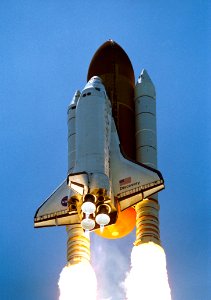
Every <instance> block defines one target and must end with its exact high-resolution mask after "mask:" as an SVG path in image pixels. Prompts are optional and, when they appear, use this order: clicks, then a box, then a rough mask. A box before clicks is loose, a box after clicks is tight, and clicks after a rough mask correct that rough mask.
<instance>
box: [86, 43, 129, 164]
mask: <svg viewBox="0 0 211 300" xmlns="http://www.w3.org/2000/svg"><path fill="white" fill-rule="evenodd" d="M93 76H99V77H100V78H101V79H102V81H103V84H104V86H105V89H106V92H107V94H108V97H109V99H110V101H111V104H112V114H113V118H114V121H115V124H116V127H117V131H118V134H119V138H120V144H121V150H122V152H123V153H124V155H125V156H127V157H128V158H129V159H132V160H135V104H134V88H135V76H134V71H133V67H132V64H131V61H130V59H129V57H128V56H127V54H126V52H125V51H124V50H123V49H122V48H121V47H120V46H119V45H118V44H117V43H116V42H114V41H113V40H109V41H107V42H105V43H104V44H103V45H102V46H101V47H100V48H99V49H98V50H97V51H96V53H95V55H94V56H93V58H92V60H91V63H90V66H89V70H88V75H87V81H89V80H90V79H91V78H92V77H93Z"/></svg>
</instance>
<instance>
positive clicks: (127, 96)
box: [34, 40, 164, 238]
mask: <svg viewBox="0 0 211 300" xmlns="http://www.w3.org/2000/svg"><path fill="white" fill-rule="evenodd" d="M155 106H156V99H155V89H154V85H153V83H152V81H151V79H150V77H149V75H148V73H147V71H146V70H143V71H142V73H141V75H140V76H139V78H138V81H137V83H136V85H135V77H134V71H133V67H132V64H131V62H130V59H129V58H128V56H127V54H126V53H125V51H124V50H123V49H122V48H121V47H120V46H119V45H118V44H117V43H116V42H114V41H113V40H109V41H107V42H105V43H104V44H103V45H102V46H101V47H100V48H99V49H98V50H97V52H96V53H95V55H94V57H93V59H92V61H91V63H90V66H89V70H88V75H87V83H86V85H85V87H84V89H83V90H82V91H81V92H80V91H76V93H75V95H74V97H73V99H72V102H71V103H70V105H69V107H68V174H67V177H65V179H64V181H63V182H62V183H61V185H60V186H59V187H58V188H57V189H56V190H55V191H54V192H53V193H52V195H50V196H49V197H48V198H47V200H46V201H45V202H44V203H43V204H42V205H41V206H40V207H39V208H38V209H37V211H36V214H35V217H34V226H35V227H48V226H57V225H59V226H66V225H74V224H81V226H82V228H83V229H84V231H96V233H98V234H100V235H102V236H104V237H108V238H119V237H122V236H124V235H126V234H128V233H129V232H130V231H131V230H132V229H133V227H134V226H135V209H134V207H135V205H136V204H137V203H139V202H141V201H142V200H143V199H146V198H147V199H155V201H156V197H157V193H158V192H159V191H161V190H162V189H163V188H164V179H163V177H162V174H161V173H160V172H159V171H158V170H157V144H156V139H157V137H156V112H155ZM129 224H130V225H129Z"/></svg>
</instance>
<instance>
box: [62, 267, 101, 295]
mask: <svg viewBox="0 0 211 300" xmlns="http://www.w3.org/2000/svg"><path fill="white" fill-rule="evenodd" d="M58 285H59V290H60V297H59V300H70V299H74V300H84V299H86V300H96V298H97V280H96V276H95V272H94V270H93V268H92V266H91V265H90V263H89V262H85V261H82V262H79V263H76V264H73V265H67V266H66V267H64V268H63V270H62V272H61V274H60V278H59V282H58Z"/></svg>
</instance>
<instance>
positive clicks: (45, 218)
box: [34, 180, 80, 227]
mask: <svg viewBox="0 0 211 300" xmlns="http://www.w3.org/2000/svg"><path fill="white" fill-rule="evenodd" d="M71 192H72V191H71V190H70V188H69V187H68V186H67V181H66V180H65V181H63V182H62V184H61V185H60V186H59V187H58V188H57V189H56V190H55V191H54V192H53V194H52V195H51V196H49V197H48V198H47V200H46V201H45V202H44V203H43V204H42V205H41V206H40V207H39V208H38V210H37V211H36V214H35V217H34V227H46V226H56V225H68V224H77V223H80V221H79V217H78V214H77V213H73V212H71V214H70V213H69V210H68V203H67V201H68V199H69V197H70V193H71Z"/></svg>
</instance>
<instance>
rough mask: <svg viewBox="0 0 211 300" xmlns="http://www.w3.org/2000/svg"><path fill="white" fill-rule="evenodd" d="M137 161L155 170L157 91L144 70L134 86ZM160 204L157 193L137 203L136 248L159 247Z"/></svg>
mask: <svg viewBox="0 0 211 300" xmlns="http://www.w3.org/2000/svg"><path fill="white" fill-rule="evenodd" d="M135 114H136V159H137V161H139V162H141V163H143V164H145V165H148V166H151V167H153V168H157V133H156V92H155V87H154V85H153V82H152V80H151V78H150V77H149V75H148V73H147V71H146V70H143V71H142V73H141V75H140V76H139V78H138V81H137V84H136V86H135ZM159 208H160V207H159V203H158V201H157V194H154V195H151V196H150V197H149V198H146V199H144V200H142V201H141V202H140V203H138V204H136V206H135V209H136V241H135V245H138V244H140V243H146V242H150V241H153V242H155V243H156V244H160V230H159Z"/></svg>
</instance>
